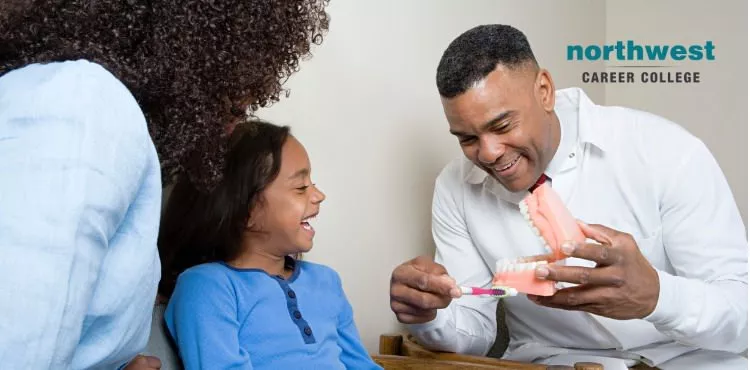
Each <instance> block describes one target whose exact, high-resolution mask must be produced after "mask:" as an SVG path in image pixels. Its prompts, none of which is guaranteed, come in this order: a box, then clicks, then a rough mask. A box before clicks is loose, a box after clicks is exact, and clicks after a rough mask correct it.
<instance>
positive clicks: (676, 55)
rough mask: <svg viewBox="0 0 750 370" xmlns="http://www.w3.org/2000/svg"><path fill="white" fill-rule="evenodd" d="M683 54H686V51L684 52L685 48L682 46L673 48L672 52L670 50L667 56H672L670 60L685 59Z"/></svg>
mask: <svg viewBox="0 0 750 370" xmlns="http://www.w3.org/2000/svg"><path fill="white" fill-rule="evenodd" d="M685 53H687V50H685V47H684V46H682V45H675V46H673V47H672V50H670V52H669V54H670V55H671V56H672V59H674V60H683V59H685Z"/></svg>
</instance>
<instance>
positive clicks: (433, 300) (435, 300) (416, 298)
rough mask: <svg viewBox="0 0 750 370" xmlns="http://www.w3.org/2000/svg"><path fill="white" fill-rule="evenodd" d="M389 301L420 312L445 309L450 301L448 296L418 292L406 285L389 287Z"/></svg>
mask: <svg viewBox="0 0 750 370" xmlns="http://www.w3.org/2000/svg"><path fill="white" fill-rule="evenodd" d="M391 299H394V300H397V301H399V302H402V303H405V304H407V305H410V306H413V307H415V308H417V309H420V310H431V309H438V308H445V307H447V306H448V304H449V303H450V301H451V299H452V298H451V296H450V295H438V294H435V293H429V292H425V291H419V290H416V289H414V288H411V287H409V286H408V285H403V284H395V285H391Z"/></svg>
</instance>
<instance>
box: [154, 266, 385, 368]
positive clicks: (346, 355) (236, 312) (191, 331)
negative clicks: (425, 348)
mask: <svg viewBox="0 0 750 370" xmlns="http://www.w3.org/2000/svg"><path fill="white" fill-rule="evenodd" d="M288 262H290V265H292V266H293V268H294V272H293V273H292V276H291V277H290V278H289V279H288V280H285V279H283V278H279V277H272V276H270V275H268V274H266V273H265V272H264V271H262V270H259V269H235V268H232V267H229V266H228V265H226V264H223V263H207V264H202V265H198V266H195V267H192V268H190V269H188V270H186V271H185V272H183V273H182V274H181V275H180V276H179V278H178V279H177V285H176V287H175V291H174V293H173V295H172V297H171V298H170V300H169V305H168V306H167V310H166V312H165V313H164V318H165V321H166V324H167V328H168V329H169V332H170V334H171V335H172V338H174V339H175V342H176V343H177V346H178V348H179V354H180V357H181V359H182V361H183V364H184V366H185V369H186V370H192V369H382V368H381V367H380V366H378V365H377V364H376V363H375V362H374V361H373V360H372V359H371V358H370V355H369V354H368V353H367V350H366V349H365V348H364V346H363V345H362V342H361V340H360V337H359V334H358V332H357V328H356V326H355V324H354V319H353V315H352V307H351V305H350V304H349V301H348V300H347V298H346V295H345V294H344V291H343V288H342V286H341V280H340V278H339V275H338V274H337V273H336V272H335V271H334V270H332V269H331V268H329V267H326V266H323V265H319V264H315V263H311V262H306V261H297V262H293V261H292V260H291V259H288Z"/></svg>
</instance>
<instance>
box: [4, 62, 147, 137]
mask: <svg viewBox="0 0 750 370" xmlns="http://www.w3.org/2000/svg"><path fill="white" fill-rule="evenodd" d="M0 105H1V106H3V107H8V108H9V109H11V110H12V111H13V114H14V115H17V116H32V117H33V116H40V115H44V116H57V117H76V116H81V115H87V116H96V117H99V118H100V120H99V122H97V124H98V125H106V126H109V127H108V129H117V130H119V131H122V130H123V128H125V129H127V128H130V127H142V128H145V116H144V115H143V112H142V110H141V108H140V106H139V105H138V102H137V100H136V99H135V97H134V96H133V94H132V93H131V92H130V90H129V89H128V88H127V87H126V86H125V84H123V83H122V82H121V81H120V80H119V79H118V78H117V77H116V76H115V75H113V74H112V73H111V72H110V71H108V70H107V69H106V68H104V67H103V66H102V65H100V64H97V63H94V62H91V61H88V60H84V59H80V60H70V61H60V62H50V63H34V64H29V65H26V66H24V67H21V68H17V69H15V70H12V71H10V72H8V73H6V74H4V75H3V76H0ZM120 119H122V120H129V121H138V122H139V123H140V124H139V125H119V124H117V121H118V120H120ZM92 121H93V120H92ZM108 122H111V123H109V124H108Z"/></svg>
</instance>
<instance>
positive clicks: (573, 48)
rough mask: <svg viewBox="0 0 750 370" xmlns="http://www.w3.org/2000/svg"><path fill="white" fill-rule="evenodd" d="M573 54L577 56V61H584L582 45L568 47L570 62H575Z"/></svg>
mask: <svg viewBox="0 0 750 370" xmlns="http://www.w3.org/2000/svg"><path fill="white" fill-rule="evenodd" d="M573 53H575V55H577V57H576V60H581V59H583V47H582V46H581V45H568V60H573Z"/></svg>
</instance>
